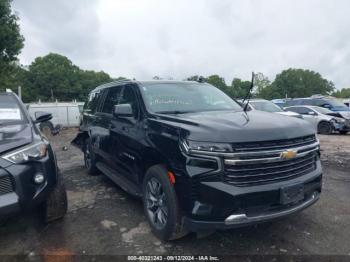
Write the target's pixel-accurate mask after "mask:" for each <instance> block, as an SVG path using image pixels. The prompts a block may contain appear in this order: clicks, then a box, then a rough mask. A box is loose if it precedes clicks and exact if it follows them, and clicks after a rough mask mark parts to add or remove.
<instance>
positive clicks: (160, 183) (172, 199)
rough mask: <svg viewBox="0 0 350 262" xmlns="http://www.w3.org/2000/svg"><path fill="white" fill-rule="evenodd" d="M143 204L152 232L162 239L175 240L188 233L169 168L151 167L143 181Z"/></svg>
mask: <svg viewBox="0 0 350 262" xmlns="http://www.w3.org/2000/svg"><path fill="white" fill-rule="evenodd" d="M142 198H143V206H144V211H145V214H146V217H147V219H148V222H149V224H150V226H151V228H152V232H153V233H154V234H155V235H156V236H157V237H158V238H160V239H161V240H174V239H178V238H181V237H183V236H185V235H186V234H187V230H186V228H185V227H184V223H183V220H184V219H183V216H182V215H181V210H180V208H179V205H178V200H177V196H176V193H175V189H174V186H173V184H171V182H170V179H169V177H168V174H167V170H166V169H165V168H164V167H163V166H161V165H156V166H153V167H151V168H150V169H149V170H148V171H147V173H146V176H145V178H144V181H143V197H142Z"/></svg>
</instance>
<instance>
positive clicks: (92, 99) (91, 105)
mask: <svg viewBox="0 0 350 262" xmlns="http://www.w3.org/2000/svg"><path fill="white" fill-rule="evenodd" d="M101 96H102V90H98V91H94V92H91V93H90V95H89V97H88V101H87V102H86V103H85V107H84V111H85V112H89V113H95V112H96V109H97V106H98V104H99V101H100V99H101Z"/></svg>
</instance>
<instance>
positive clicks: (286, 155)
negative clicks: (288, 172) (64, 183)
mask: <svg viewBox="0 0 350 262" xmlns="http://www.w3.org/2000/svg"><path fill="white" fill-rule="evenodd" d="M297 154H298V153H297V152H296V151H294V150H287V151H284V152H282V153H281V158H283V159H286V160H287V159H292V158H295V157H296V156H297Z"/></svg>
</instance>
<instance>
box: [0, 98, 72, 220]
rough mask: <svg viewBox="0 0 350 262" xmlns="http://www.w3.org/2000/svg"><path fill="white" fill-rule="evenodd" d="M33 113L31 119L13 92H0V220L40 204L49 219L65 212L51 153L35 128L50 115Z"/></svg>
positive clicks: (63, 190) (49, 117)
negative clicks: (33, 118) (33, 116)
mask: <svg viewBox="0 0 350 262" xmlns="http://www.w3.org/2000/svg"><path fill="white" fill-rule="evenodd" d="M34 115H35V120H34V121H33V120H32V119H31V117H30V116H29V114H28V112H27V110H26V108H25V106H24V105H23V104H22V102H21V101H20V99H19V98H18V97H17V96H16V95H15V94H14V93H12V92H8V93H0V220H2V219H3V218H5V217H8V216H9V215H11V214H13V213H16V212H19V211H21V210H26V209H30V208H34V207H40V211H41V212H42V213H43V214H44V218H45V220H46V221H47V222H49V221H52V220H55V219H59V218H62V217H63V216H64V215H65V213H66V211H67V196H66V190H65V186H64V183H63V178H62V175H61V174H60V172H59V170H58V168H57V164H56V158H55V155H54V152H53V150H52V148H51V146H50V143H49V141H48V140H47V139H46V138H45V137H44V136H43V135H42V134H41V133H40V131H39V130H38V128H37V127H36V124H38V123H42V122H45V121H49V120H50V119H51V117H52V116H51V114H49V113H45V112H35V114H34Z"/></svg>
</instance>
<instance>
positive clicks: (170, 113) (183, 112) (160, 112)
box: [156, 110, 191, 115]
mask: <svg viewBox="0 0 350 262" xmlns="http://www.w3.org/2000/svg"><path fill="white" fill-rule="evenodd" d="M156 113H157V114H167V115H178V114H186V113H191V111H180V110H169V111H158V112H156Z"/></svg>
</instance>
